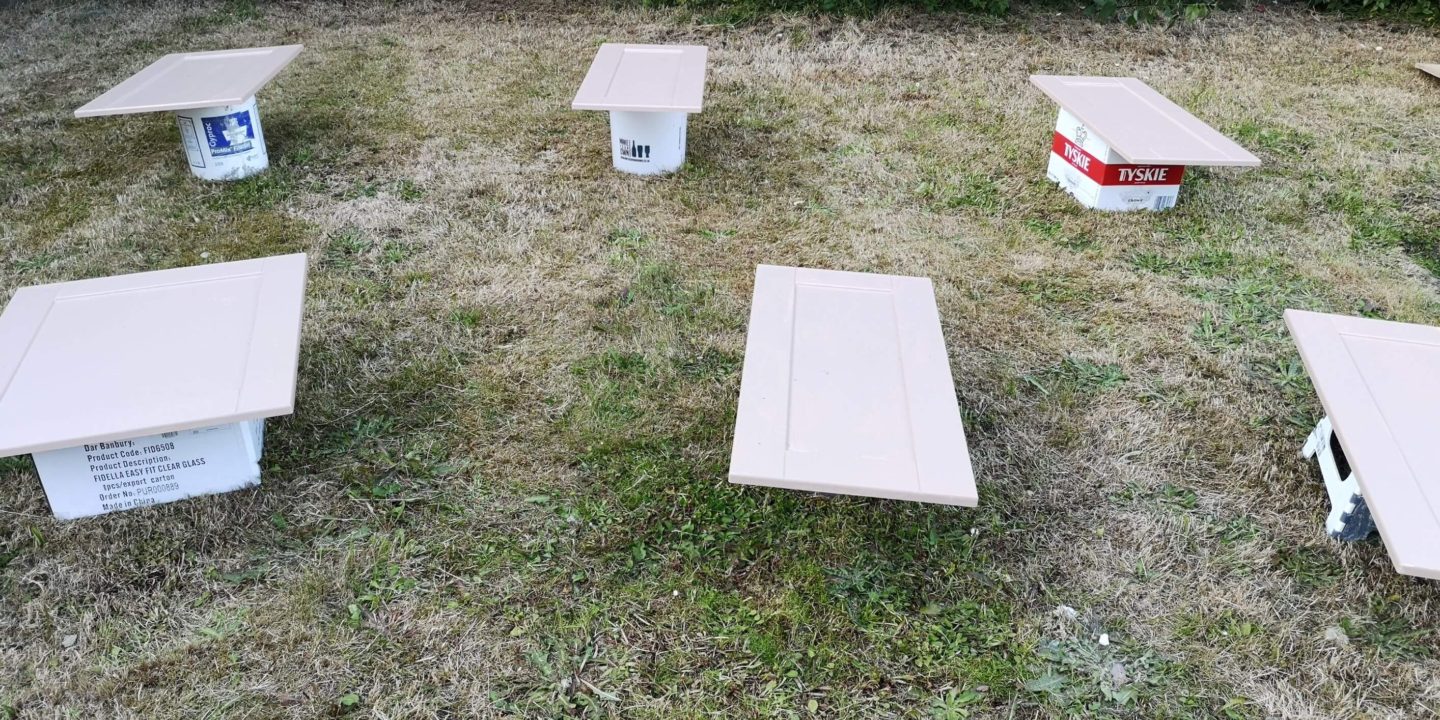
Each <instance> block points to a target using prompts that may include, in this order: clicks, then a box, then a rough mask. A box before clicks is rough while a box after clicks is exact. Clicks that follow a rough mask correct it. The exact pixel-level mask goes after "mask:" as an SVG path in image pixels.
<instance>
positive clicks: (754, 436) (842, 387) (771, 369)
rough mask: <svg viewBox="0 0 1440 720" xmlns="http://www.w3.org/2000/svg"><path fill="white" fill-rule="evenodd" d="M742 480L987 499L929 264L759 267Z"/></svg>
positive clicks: (737, 471)
mask: <svg viewBox="0 0 1440 720" xmlns="http://www.w3.org/2000/svg"><path fill="white" fill-rule="evenodd" d="M750 318H751V325H750V334H749V337H748V338H747V341H746V347H745V367H744V371H743V374H742V377H741V388H740V402H739V408H738V411H737V415H736V425H735V446H734V450H733V452H732V455H731V464H730V481H731V482H735V483H742V484H751V485H764V486H769V487H780V488H789V489H794V490H809V491H814V492H826V493H840V494H850V495H863V496H868V497H881V498H893V499H899V500H914V501H919V502H936V503H945V504H951V505H964V506H974V505H976V504H977V503H978V501H979V498H978V495H977V493H976V491H975V481H974V476H973V474H972V472H971V467H970V458H969V454H968V452H967V450H966V444H965V431H964V426H963V424H962V423H961V419H960V408H959V404H958V402H957V401H956V399H955V391H954V384H953V382H952V380H951V377H950V366H949V360H948V356H947V354H946V351H945V344H944V339H943V337H942V336H941V332H940V320H939V313H938V311H937V309H936V307H935V296H934V291H933V289H932V287H931V285H930V281H929V280H927V279H925V278H906V277H897V276H889V275H870V274H861V273H847V272H837V271H831V270H812V269H804V268H783V267H774V266H767V265H762V266H760V267H759V269H758V270H757V271H756V280H755V299H754V304H753V305H752V307H751V315H750Z"/></svg>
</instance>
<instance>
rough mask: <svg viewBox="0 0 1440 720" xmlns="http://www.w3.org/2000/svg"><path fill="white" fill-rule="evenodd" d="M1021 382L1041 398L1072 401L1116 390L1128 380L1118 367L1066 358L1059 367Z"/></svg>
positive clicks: (1081, 359) (1025, 378) (1024, 378)
mask: <svg viewBox="0 0 1440 720" xmlns="http://www.w3.org/2000/svg"><path fill="white" fill-rule="evenodd" d="M1022 379H1023V380H1024V381H1025V382H1026V383H1027V384H1029V385H1030V386H1031V387H1033V388H1035V389H1037V390H1039V391H1040V392H1041V393H1042V394H1044V395H1054V396H1064V397H1072V396H1077V395H1089V394H1094V393H1099V392H1104V391H1106V390H1110V389H1113V388H1116V387H1119V386H1120V385H1121V384H1123V383H1124V382H1125V381H1126V380H1128V379H1129V378H1128V377H1127V376H1126V375H1125V371H1124V370H1122V369H1121V368H1120V366H1119V365H1113V364H1108V363H1095V362H1091V361H1089V360H1085V359H1083V358H1077V357H1073V356H1067V357H1065V358H1064V359H1063V360H1061V361H1060V364H1059V365H1056V366H1054V367H1051V368H1048V369H1046V370H1043V371H1041V372H1039V373H1035V374H1032V375H1025V376H1023V377H1022Z"/></svg>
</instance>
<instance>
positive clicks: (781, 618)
mask: <svg viewBox="0 0 1440 720" xmlns="http://www.w3.org/2000/svg"><path fill="white" fill-rule="evenodd" d="M704 20H705V19H704V18H703V17H691V16H686V15H683V14H680V13H676V12H671V11H639V10H607V9H588V8H583V7H573V6H567V5H557V6H554V7H549V6H531V7H527V8H526V9H507V8H504V7H503V6H502V7H498V8H497V7H486V8H480V9H476V10H473V11H466V10H460V9H456V8H453V7H451V6H449V5H446V4H417V5H413V6H405V7H385V6H378V5H377V6H369V5H365V6H359V7H355V6H351V7H345V6H339V5H337V6H328V5H323V6H313V7H312V6H300V5H276V6H271V5H261V6H260V7H259V8H258V12H252V11H251V9H250V7H249V6H246V5H225V4H214V3H207V4H200V5H194V6H192V5H189V4H183V5H182V4H157V5H155V6H133V7H132V6H122V7H110V6H108V5H106V4H97V3H82V4H77V5H65V6H60V5H56V6H53V7H52V6H46V5H40V4H27V5H23V6H21V7H19V8H16V9H10V10H6V11H3V14H0V46H3V50H0V52H3V55H0V57H3V66H4V72H3V74H0V118H3V122H0V161H3V163H4V164H3V168H0V193H3V194H4V195H5V197H6V200H7V202H6V204H5V206H4V207H3V208H0V296H8V294H9V293H10V292H12V291H13V290H14V289H16V288H18V287H21V286H25V285H29V284H34V283H39V282H49V281H58V280H68V279H75V278H80V277H88V276H94V275H101V274H109V273H116V272H123V271H138V270H144V269H152V268H156V267H166V266H173V265H181V264H190V263H194V262H200V261H201V254H202V253H209V255H208V258H209V259H210V260H212V261H218V260H230V259H239V258H244V257H254V256H258V255H265V254H271V253H275V252H281V251H286V250H293V249H300V250H304V251H307V252H309V253H311V256H312V258H313V261H314V266H313V267H314V270H313V276H312V293H311V297H310V304H309V307H308V312H307V321H306V322H307V324H306V329H305V349H304V356H303V358H302V373H301V382H300V408H299V412H298V413H297V414H296V416H294V417H293V418H290V419H286V420H282V421H279V422H275V423H272V425H271V433H270V437H269V442H270V443H271V447H270V449H269V454H268V461H267V462H268V467H267V470H266V477H265V484H264V486H263V487H262V488H260V489H259V490H257V491H249V492H242V493H237V494H233V495H228V496H224V497H218V498H207V499H202V500H194V501H189V502H184V503H180V504H176V505H173V506H169V507H164V508H158V509H154V510H147V511H142V512H135V513H130V514H124V515H117V516H112V517H104V518H98V519H92V520H86V521H81V522H74V523H68V524H60V523H56V522H54V521H53V520H51V519H50V518H49V516H48V511H47V508H46V504H45V500H44V496H43V493H42V491H41V488H40V485H39V482H38V480H37V479H36V478H35V477H34V474H33V469H32V468H31V466H30V464H29V462H28V461H24V460H11V461H0V482H3V484H4V486H5V487H6V488H7V492H6V493H5V495H4V498H3V499H0V558H6V562H5V563H4V565H3V569H0V637H3V638H4V640H3V642H0V717H5V716H7V713H9V714H10V715H19V716H21V717H120V716H134V717H211V716H216V717H220V716H223V717H315V716H327V715H345V714H352V713H353V714H356V715H368V716H373V717H385V718H400V717H479V716H497V717H501V716H514V715H523V716H555V715H564V714H577V715H598V716H606V715H609V716H624V717H655V718H670V717H712V716H715V715H719V714H728V715H732V716H741V717H745V716H760V715H781V716H792V717H798V716H807V715H812V714H813V715H817V716H821V717H845V718H852V717H892V716H917V717H931V716H934V717H947V716H946V715H945V714H944V713H945V712H952V711H953V712H955V713H956V714H954V715H950V716H949V717H964V715H961V714H958V713H959V712H960V710H962V709H963V710H964V711H965V712H968V713H970V714H971V715H970V716H973V717H997V718H1010V717H1067V716H1094V717H1110V716H1122V717H1255V718H1258V717H1285V718H1342V717H1370V718H1425V717H1434V716H1435V715H1436V713H1437V712H1440V659H1437V651H1440V643H1437V639H1436V636H1435V634H1434V631H1433V629H1434V627H1435V626H1436V623H1437V621H1440V592H1437V586H1436V585H1435V584H1434V583H1430V582H1421V581H1416V580H1412V579H1409V578H1404V577H1401V576H1398V575H1396V574H1395V573H1394V572H1393V571H1392V570H1391V568H1390V566H1389V563H1388V561H1387V558H1386V555H1385V552H1384V549H1383V547H1382V546H1381V545H1380V544H1379V543H1378V542H1370V543H1362V544H1358V545H1354V546H1340V545H1337V544H1334V543H1331V542H1329V541H1328V540H1327V539H1326V538H1325V537H1324V536H1323V533H1322V532H1321V523H1322V521H1323V518H1324V514H1325V511H1326V508H1325V505H1324V502H1325V501H1324V497H1323V492H1322V490H1321V489H1320V487H1319V486H1318V484H1317V483H1316V482H1315V478H1314V472H1313V471H1312V469H1311V468H1309V467H1307V466H1306V465H1305V464H1304V463H1302V462H1301V461H1300V460H1299V459H1298V458H1297V457H1296V451H1297V450H1298V448H1299V446H1300V442H1301V440H1302V438H1303V436H1304V434H1305V432H1307V430H1308V428H1307V427H1306V424H1307V423H1309V422H1311V421H1313V420H1314V419H1315V418H1316V413H1317V412H1319V407H1318V404H1317V403H1316V401H1315V399H1314V397H1313V393H1312V392H1311V390H1310V388H1309V386H1308V383H1307V382H1305V380H1304V379H1303V372H1301V373H1298V374H1297V371H1296V363H1297V358H1296V355H1295V353H1294V350H1293V348H1292V346H1291V345H1290V343H1289V340H1288V338H1287V337H1286V336H1285V334H1284V331H1283V327H1282V325H1281V324H1280V322H1279V315H1278V311H1279V310H1280V309H1281V308H1283V307H1286V306H1303V307H1309V308H1315V309H1326V310H1332V311H1338V312H1359V311H1361V309H1362V308H1369V309H1370V311H1371V312H1373V313H1376V314H1379V315H1381V316H1384V317H1389V318H1393V319H1399V320H1408V321H1419V322H1429V323H1436V322H1440V297H1437V284H1436V280H1435V277H1434V276H1433V275H1432V274H1430V273H1429V272H1428V271H1426V270H1425V269H1424V268H1423V267H1420V266H1418V265H1417V264H1416V262H1415V261H1414V260H1413V258H1416V257H1422V258H1423V256H1424V255H1425V252H1426V251H1427V249H1426V248H1427V245H1426V243H1430V244H1431V246H1429V247H1430V249H1429V251H1430V252H1435V249H1434V248H1433V243H1434V241H1435V238H1436V235H1435V234H1434V232H1433V230H1432V231H1430V232H1429V234H1428V235H1427V234H1426V230H1425V228H1427V227H1434V225H1433V223H1434V221H1435V220H1436V218H1437V208H1436V207H1435V204H1436V194H1435V193H1436V191H1435V188H1436V187H1440V166H1437V161H1440V143H1437V142H1436V140H1437V137H1440V114H1437V113H1436V112H1434V108H1435V106H1436V102H1437V98H1440V86H1437V84H1436V83H1434V82H1433V81H1431V80H1429V79H1427V78H1425V77H1423V76H1421V75H1419V74H1418V73H1416V72H1414V71H1412V70H1411V69H1410V65H1411V64H1412V63H1413V62H1415V61H1418V60H1422V59H1430V60H1433V59H1434V57H1435V56H1436V55H1437V54H1440V49H1437V43H1436V41H1435V37H1434V36H1433V35H1432V34H1429V33H1425V32H1421V31H1418V30H1413V29H1404V28H1400V29H1396V28H1391V27H1386V26H1384V25H1381V24H1368V23H1347V22H1340V21H1337V20H1335V19H1332V18H1313V17H1308V16H1303V15H1299V14H1292V13H1286V12H1278V13H1277V12H1269V13H1246V14H1236V15H1223V16H1220V17H1217V18H1214V19H1212V20H1210V21H1207V22H1205V23H1204V24H1201V25H1198V26H1187V27H1183V28H1180V29H1177V30H1173V31H1171V30H1165V29H1160V28H1139V29H1132V28H1125V27H1114V26H1101V25H1095V24H1091V23H1088V22H1085V21H1081V20H1077V19H1075V18H1073V17H1064V18H1054V17H1047V16H1042V15H1038V14H1035V15H1022V16H1019V17H1016V18H1014V19H1010V20H1004V21H996V20H987V19H980V18H974V17H966V16H939V17H933V16H923V15H914V16H912V15H888V16H884V17H881V18H878V19H874V20H868V21H853V20H844V19H824V18H819V19H817V18H796V17H775V18H770V19H766V20H763V21H762V22H760V23H759V24H757V25H754V26H748V27H743V28H727V27H723V26H718V25H709V24H706V23H705V22H704ZM607 40H634V41H655V42H698V43H704V44H707V45H709V46H710V47H711V58H712V60H711V74H710V84H709V95H708V107H707V110H706V112H705V113H703V114H702V115H699V116H696V117H695V118H694V119H693V120H692V126H691V143H692V145H691V160H692V164H691V166H690V167H688V168H687V169H686V170H685V171H684V172H682V173H681V174H679V175H678V176H676V177H673V178H667V179H658V180H640V179H636V178H633V177H625V176H621V175H618V174H616V173H614V172H612V171H611V170H610V168H609V159H608V157H607V155H606V151H605V143H606V137H607V135H606V132H607V131H606V128H605V124H604V118H603V117H601V116H600V115H597V114H589V113H576V112H571V111H569V110H568V104H569V98H570V96H571V93H572V92H573V90H574V88H575V87H576V85H577V84H578V82H579V80H580V78H581V76H582V75H583V73H584V71H585V68H586V66H587V65H588V62H589V57H590V54H591V52H592V48H593V47H594V46H596V45H597V44H599V43H600V42H602V41H607ZM288 42H304V43H305V44H306V46H307V50H306V52H305V53H304V54H303V55H302V56H301V59H300V60H299V61H298V62H297V63H296V64H295V65H294V66H292V67H291V69H289V70H288V71H287V72H286V73H285V74H284V75H282V76H281V77H280V78H279V79H278V80H277V81H276V82H275V83H274V84H273V85H272V86H271V87H270V88H268V89H267V90H266V91H265V92H264V94H263V95H262V97H261V111H262V120H263V121H264V122H265V127H266V130H267V135H268V137H269V144H270V149H271V153H272V161H273V162H274V163H275V167H274V169H273V170H272V172H271V173H269V174H268V175H266V176H264V177H263V178H261V179H259V180H257V181H253V182H246V183H241V184H238V185H227V186H207V185H202V184H199V183H197V182H195V181H193V180H192V179H191V178H190V177H189V176H188V173H187V171H186V170H185V168H184V166H183V164H182V162H181V156H180V153H179V152H178V149H177V148H176V147H175V142H174V138H173V137H172V135H173V132H174V131H173V125H172V124H171V122H170V121H169V119H168V118H165V117H161V116H154V115H151V116H144V115H142V116H133V117H125V118H116V119H104V120H75V119H73V118H71V116H70V111H71V110H72V109H73V108H75V107H78V106H79V105H80V104H82V103H83V102H85V101H86V100H88V99H89V98H91V97H93V96H94V95H96V94H97V93H98V92H100V91H101V90H103V89H104V88H106V87H108V86H109V85H110V84H113V83H114V82H115V81H117V80H118V79H120V78H122V77H124V76H126V75H128V74H129V73H131V72H133V71H134V70H137V69H139V68H140V67H143V66H144V65H145V64H147V63H148V62H150V61H151V60H153V59H154V58H155V57H157V56H158V55H160V54H162V53H164V52H172V51H177V50H182V49H195V48H222V47H234V46H244V45H258V44H279V43H288ZM1032 72H1054V73H1086V74H1104V73H1110V74H1133V75H1136V76H1139V77H1142V78H1144V79H1145V80H1147V81H1148V82H1150V83H1151V84H1152V85H1154V86H1155V87H1157V88H1158V89H1160V90H1161V91H1162V92H1164V93H1166V94H1167V95H1169V96H1170V97H1171V98H1173V99H1175V100H1176V101H1177V102H1179V103H1180V104H1182V105H1184V106H1186V107H1187V108H1189V109H1190V110H1191V111H1192V112H1195V113H1196V114H1197V115H1199V116H1200V117H1202V118H1204V119H1206V120H1208V121H1210V122H1211V123H1213V124H1215V125H1217V126H1218V127H1221V128H1222V129H1224V130H1226V131H1228V132H1230V133H1231V134H1232V135H1235V136H1237V137H1239V138H1241V140H1242V142H1243V143H1244V144H1246V145H1247V146H1249V147H1251V148H1252V149H1253V150H1255V151H1257V153H1258V154H1260V155H1261V156H1262V157H1263V159H1264V160H1265V162H1266V165H1265V167H1264V168H1263V169H1261V170H1258V171H1253V172H1228V171H1218V172H1197V173H1195V174H1194V176H1193V177H1191V178H1189V179H1188V180H1187V186H1186V188H1185V190H1184V192H1182V196H1181V206H1180V207H1179V208H1177V209H1176V210H1175V211H1172V212H1169V213H1166V214H1162V215H1126V216H1111V215H1098V214H1093V213H1088V212H1084V211H1082V210H1081V209H1079V208H1078V207H1076V206H1075V205H1074V204H1073V203H1072V202H1071V201H1070V200H1069V199H1068V198H1067V197H1065V196H1064V195H1062V194H1061V193H1060V192H1059V191H1058V190H1056V189H1055V188H1054V187H1052V186H1050V185H1048V184H1047V183H1046V182H1045V180H1044V176H1043V153H1044V149H1045V147H1046V145H1047V142H1048V134H1049V131H1050V128H1051V126H1052V123H1053V108H1052V107H1051V106H1050V105H1049V104H1048V102H1047V101H1046V100H1045V99H1044V98H1043V97H1042V96H1041V95H1040V94H1039V93H1038V92H1036V91H1033V90H1032V89H1031V88H1029V86H1028V85H1027V83H1026V77H1027V75H1028V74H1030V73H1032ZM1407 250H1408V251H1409V252H1407ZM1436 257H1440V254H1437V255H1436ZM759 262H768V263H781V264H802V265H815V266H825V267H834V268H841V269H848V270H861V271H880V272H893V273H904V274H917V275H928V276H930V277H931V278H933V279H934V281H935V285H936V291H937V296H938V300H939V303H940V307H941V315H942V317H943V321H944V329H945V334H946V338H947V341H948V343H949V348H950V352H951V355H952V359H953V363H954V371H955V376H956V378H957V391H958V393H959V395H960V398H961V401H962V404H963V407H964V408H965V411H966V416H967V423H968V425H969V427H970V434H971V438H970V440H971V452H972V456H973V460H974V464H975V469H976V475H977V478H978V479H979V481H980V483H981V486H982V508H981V509H979V510H976V511H957V510H947V509H939V508H923V507H915V506H912V505H907V504H903V503H885V502H872V501H864V500H850V499H834V500H826V499H820V498H806V497H797V496H795V495H793V494H788V493H783V492H779V491H776V492H769V491H761V490H756V489H737V488H730V487H728V486H726V485H725V484H724V474H723V471H724V467H725V464H726V458H727V456H728V449H729V448H728V432H729V423H730V422H731V418H732V415H733V404H734V397H735V393H736V391H737V388H738V359H739V355H740V353H741V351H742V348H743V338H744V322H745V314H746V309H747V307H748V301H749V298H748V293H749V283H750V279H751V275H752V272H753V268H754V265H755V264H756V263H759ZM1061 604H1063V605H1069V606H1073V607H1075V608H1077V609H1078V610H1079V611H1080V617H1079V619H1077V620H1076V621H1074V622H1070V621H1065V620H1057V619H1056V618H1055V616H1054V615H1053V613H1052V611H1053V610H1054V608H1055V607H1056V606H1057V605H1061ZM919 610H924V612H923V613H918V612H917V611H919ZM1341 626H1345V627H1346V628H1348V630H1347V631H1346V632H1342V633H1340V635H1342V636H1343V637H1340V638H1339V639H1335V637H1336V633H1334V632H1330V634H1329V635H1328V636H1327V631H1331V630H1332V629H1333V628H1339V627H1341ZM1101 630H1104V631H1108V632H1109V634H1110V636H1111V637H1112V638H1114V639H1115V644H1114V645H1113V646H1112V648H1111V650H1109V651H1107V652H1109V653H1110V654H1109V655H1104V656H1103V657H1102V656H1097V655H1095V653H1097V652H1100V651H1098V650H1096V646H1095V643H1094V642H1093V635H1094V633H1097V632H1099V631H1101ZM1047 642H1057V643H1061V644H1060V645H1058V646H1056V647H1058V648H1059V649H1058V650H1055V651H1053V653H1052V654H1051V659H1049V660H1047V659H1045V658H1044V657H1042V655H1041V654H1038V653H1037V649H1043V648H1044V647H1047V646H1046V645H1045V643H1047ZM1097 657H1099V659H1098V660H1097V659H1096V658H1097ZM1112 661H1119V662H1122V663H1123V664H1125V665H1126V666H1127V667H1128V668H1129V672H1130V674H1131V675H1132V676H1137V677H1143V682H1139V683H1137V684H1136V685H1135V688H1136V690H1137V692H1138V696H1137V698H1136V700H1135V701H1134V702H1133V703H1132V704H1128V705H1124V704H1120V703H1117V702H1115V701H1112V700H1107V699H1105V698H1104V697H1103V696H1102V695H1101V694H1100V691H1099V689H1098V686H1097V685H1096V683H1095V682H1094V681H1093V680H1092V679H1090V678H1089V677H1087V676H1086V673H1087V672H1091V671H1094V670H1097V669H1100V670H1105V671H1107V672H1108V668H1109V665H1110V663H1111V662H1112ZM1067 663H1070V664H1067ZM1096 663H1101V664H1098V665H1097V664H1096ZM1053 671H1063V672H1065V673H1067V677H1069V680H1070V685H1069V687H1070V688H1071V689H1072V690H1073V692H1074V694H1073V696H1072V697H1069V698H1059V697H1055V696H1052V695H1049V694H1047V693H1045V692H1040V691H1035V690H1029V689H1026V687H1025V683H1026V682H1028V681H1032V680H1034V679H1036V678H1039V677H1043V676H1044V674H1045V673H1047V672H1053ZM966 691H972V692H974V693H975V695H974V698H975V699H973V701H972V700H971V699H970V696H967V695H965V694H964V693H965V692H966ZM811 700H814V701H815V706H814V707H815V709H814V710H813V711H812V710H810V709H808V707H807V706H808V704H809V701H811Z"/></svg>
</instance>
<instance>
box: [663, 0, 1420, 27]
mask: <svg viewBox="0 0 1440 720" xmlns="http://www.w3.org/2000/svg"><path fill="white" fill-rule="evenodd" d="M640 2H641V3H643V4H644V5H647V6H666V7H675V6H678V7H687V8H692V9H694V10H696V11H700V12H704V13H706V14H707V15H710V16H711V17H713V18H720V19H725V20H727V21H729V22H734V23H743V22H747V21H750V20H753V19H754V18H755V17H757V16H760V15H763V14H765V13H768V12H801V13H815V12H818V13H828V14H836V15H859V16H862V17H863V16H869V15H874V14H875V13H877V12H879V11H881V10H883V9H885V8H887V7H909V8H920V9H923V10H927V11H961V12H974V13H983V14H987V15H1004V14H1005V13H1006V12H1008V11H1009V10H1010V8H1011V0H640ZM1301 2H1304V3H1305V4H1307V5H1309V6H1310V7H1313V8H1315V9H1317V10H1321V11H1325V12H1334V13H1341V14H1345V15H1353V16H1366V17H1387V18H1393V19H1407V20H1415V21H1419V22H1423V23H1428V24H1435V23H1437V22H1440V0H1301ZM1033 4H1036V5H1040V6H1044V7H1047V8H1072V9H1074V10H1078V11H1081V12H1084V13H1086V14H1088V15H1090V16H1092V17H1096V18H1099V19H1102V20H1115V21H1123V22H1128V23H1161V24H1174V23H1182V22H1194V21H1197V20H1200V19H1203V18H1204V17H1206V16H1207V15H1209V14H1210V11H1211V10H1214V9H1220V8H1242V7H1245V6H1246V3H1245V2H1244V0H1210V1H1208V2H1194V0H1081V2H1079V3H1074V2H1070V0H1038V2H1035V3H1033Z"/></svg>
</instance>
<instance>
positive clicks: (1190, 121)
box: [1030, 75, 1260, 211]
mask: <svg viewBox="0 0 1440 720" xmlns="http://www.w3.org/2000/svg"><path fill="white" fill-rule="evenodd" d="M1030 81H1031V82H1032V83H1034V84H1035V85H1036V86H1037V87H1039V88H1040V89H1041V90H1043V91H1044V92H1045V93H1046V94H1047V95H1049V96H1050V97H1051V98H1053V99H1054V100H1055V101H1056V102H1057V103H1059V105H1060V113H1059V117H1058V119H1057V120H1056V122H1055V133H1054V135H1053V137H1052V138H1051V145H1050V156H1049V164H1048V166H1047V168H1046V173H1045V174H1046V177H1048V178H1049V179H1050V180H1051V181H1053V182H1055V183H1057V184H1058V185H1060V187H1061V188H1063V189H1064V190H1065V191H1066V192H1069V193H1070V194H1071V195H1073V196H1074V197H1075V199H1076V200H1078V201H1080V204H1082V205H1084V206H1085V207H1088V208H1094V209H1096V210H1118V211H1125V210H1166V209H1169V208H1172V207H1174V206H1175V203H1176V201H1177V200H1178V198H1179V196H1180V184H1181V181H1182V180H1183V179H1184V176H1185V168H1186V166H1188V165H1210V166H1242V167H1253V166H1257V165H1259V164H1260V160H1259V158H1256V157H1255V156H1254V155H1252V154H1250V152H1249V151H1247V150H1245V149H1244V148H1242V147H1240V146H1239V145H1236V144H1235V143H1234V142H1232V141H1231V140H1229V139H1228V138H1226V137H1225V136H1223V135H1221V134H1220V133H1218V132H1216V131H1215V130H1214V129H1212V128H1210V126H1208V125H1206V124H1205V123H1203V122H1201V121H1200V120H1198V119H1196V118H1195V117H1194V116H1192V115H1190V113H1187V112H1185V110H1183V109H1182V108H1180V107H1179V106H1177V105H1175V104H1174V103H1172V102H1170V101H1169V100H1166V99H1165V98H1164V97H1163V96H1162V95H1160V94H1159V93H1157V92H1155V91H1154V90H1152V89H1151V88H1150V87H1149V86H1148V85H1146V84H1145V83H1143V82H1140V81H1139V80H1136V79H1135V78H1105V77H1059V76H1053V75H1035V76H1031V78H1030Z"/></svg>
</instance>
